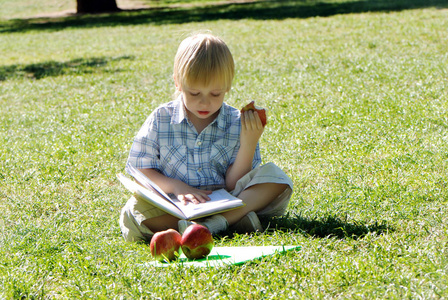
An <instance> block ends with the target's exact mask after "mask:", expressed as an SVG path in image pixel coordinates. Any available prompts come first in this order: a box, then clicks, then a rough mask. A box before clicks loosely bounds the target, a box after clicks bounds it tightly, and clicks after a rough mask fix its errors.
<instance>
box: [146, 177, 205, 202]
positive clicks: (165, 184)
mask: <svg viewBox="0 0 448 300" xmlns="http://www.w3.org/2000/svg"><path fill="white" fill-rule="evenodd" d="M139 170H140V171H141V172H142V173H143V174H145V176H147V177H148V178H150V179H151V180H152V181H154V182H155V184H157V185H158V186H159V187H160V188H161V189H162V190H163V191H164V192H165V193H167V194H174V195H175V196H176V197H177V199H178V200H179V201H181V202H182V203H183V204H187V202H189V201H190V202H193V203H194V204H198V203H203V202H205V201H207V200H210V198H209V197H208V195H209V194H211V191H205V190H199V189H196V188H194V187H191V186H189V185H188V184H186V183H184V182H183V181H180V180H178V179H173V178H169V177H167V176H165V175H163V174H161V173H159V172H158V171H157V170H155V169H139Z"/></svg>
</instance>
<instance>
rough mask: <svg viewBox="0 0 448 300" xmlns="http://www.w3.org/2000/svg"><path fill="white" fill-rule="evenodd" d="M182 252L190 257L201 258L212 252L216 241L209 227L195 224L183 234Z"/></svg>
mask: <svg viewBox="0 0 448 300" xmlns="http://www.w3.org/2000/svg"><path fill="white" fill-rule="evenodd" d="M181 243H182V252H183V253H184V254H185V256H186V257H188V258H189V259H200V258H204V257H206V256H207V255H209V254H210V251H212V248H213V245H214V241H213V237H212V234H211V233H210V230H208V228H207V227H205V226H202V225H199V224H193V225H190V226H188V227H187V229H186V230H185V232H184V233H183V234H182V241H181Z"/></svg>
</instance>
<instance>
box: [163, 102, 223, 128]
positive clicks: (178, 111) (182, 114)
mask: <svg viewBox="0 0 448 300" xmlns="http://www.w3.org/2000/svg"><path fill="white" fill-rule="evenodd" d="M230 118H231V116H230V109H229V106H228V105H227V104H226V103H223V104H222V106H221V110H220V111H219V114H218V116H217V117H216V119H215V120H214V121H213V122H212V124H214V123H216V126H218V128H219V129H221V130H226V129H227V128H228V127H229V126H230ZM183 121H185V122H187V123H190V121H189V120H188V116H187V112H186V110H185V106H184V104H183V101H182V95H179V97H177V99H176V100H175V101H174V112H173V116H172V117H171V124H180V123H182V122H183Z"/></svg>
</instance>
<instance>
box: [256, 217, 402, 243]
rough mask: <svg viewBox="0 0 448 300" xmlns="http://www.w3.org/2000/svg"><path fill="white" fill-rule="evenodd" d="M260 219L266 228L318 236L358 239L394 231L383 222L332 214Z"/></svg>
mask: <svg viewBox="0 0 448 300" xmlns="http://www.w3.org/2000/svg"><path fill="white" fill-rule="evenodd" d="M260 221H261V222H262V223H263V225H264V227H268V230H269V229H271V230H277V231H278V230H280V231H290V230H293V231H298V232H301V233H303V234H306V235H309V236H313V237H318V238H325V237H336V238H340V239H344V238H351V239H359V238H362V237H363V236H365V235H366V234H368V233H376V234H383V233H385V232H390V231H394V230H393V228H391V227H390V226H388V225H385V224H378V223H377V222H375V223H374V224H360V223H357V222H353V223H349V222H347V221H344V220H341V219H340V218H338V217H334V216H328V217H326V218H325V219H314V220H313V219H309V218H304V217H302V216H298V215H295V216H290V215H286V216H283V217H278V218H273V219H260Z"/></svg>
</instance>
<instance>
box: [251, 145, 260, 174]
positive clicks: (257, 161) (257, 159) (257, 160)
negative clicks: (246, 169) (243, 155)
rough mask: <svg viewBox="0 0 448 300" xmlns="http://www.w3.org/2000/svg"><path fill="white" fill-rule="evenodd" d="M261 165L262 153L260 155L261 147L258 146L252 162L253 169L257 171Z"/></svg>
mask: <svg viewBox="0 0 448 300" xmlns="http://www.w3.org/2000/svg"><path fill="white" fill-rule="evenodd" d="M259 165H261V153H260V145H259V144H257V148H256V149H255V154H254V160H253V161H252V169H255V168H256V167H258V166H259Z"/></svg>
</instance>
